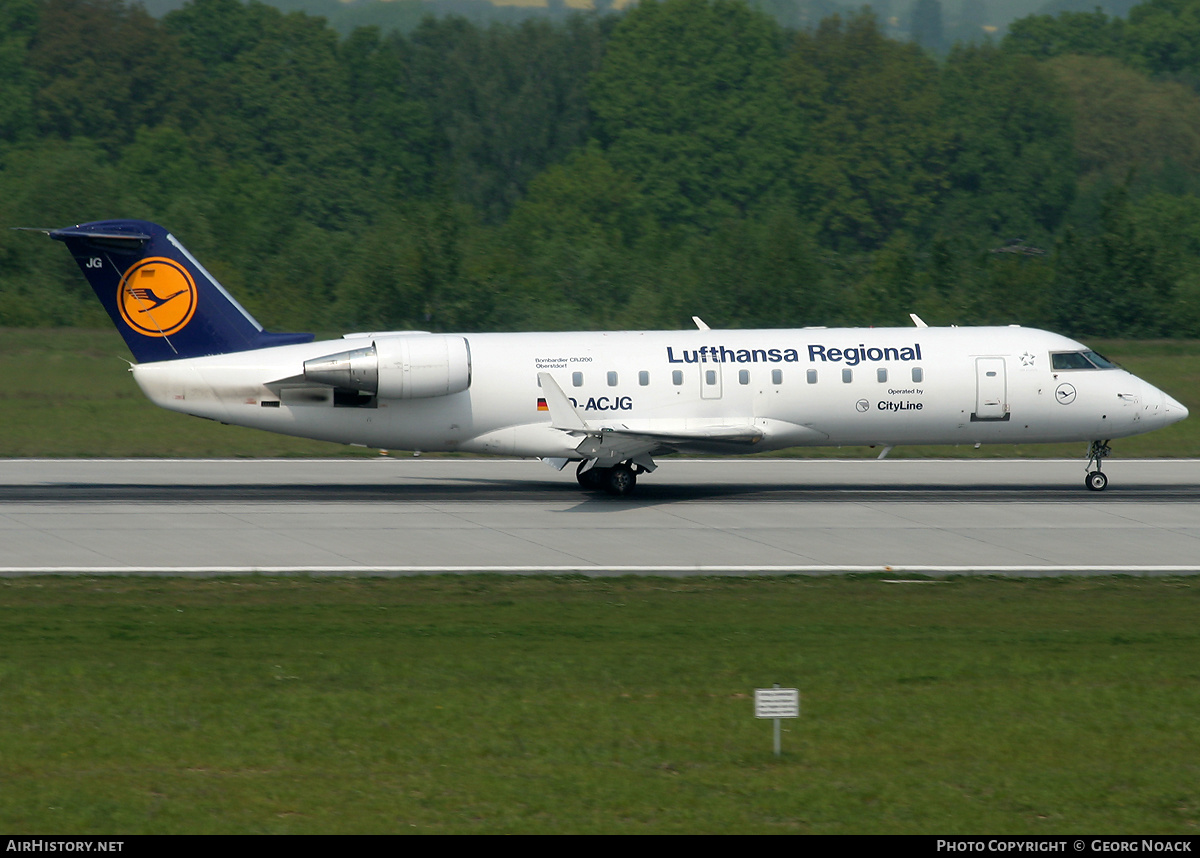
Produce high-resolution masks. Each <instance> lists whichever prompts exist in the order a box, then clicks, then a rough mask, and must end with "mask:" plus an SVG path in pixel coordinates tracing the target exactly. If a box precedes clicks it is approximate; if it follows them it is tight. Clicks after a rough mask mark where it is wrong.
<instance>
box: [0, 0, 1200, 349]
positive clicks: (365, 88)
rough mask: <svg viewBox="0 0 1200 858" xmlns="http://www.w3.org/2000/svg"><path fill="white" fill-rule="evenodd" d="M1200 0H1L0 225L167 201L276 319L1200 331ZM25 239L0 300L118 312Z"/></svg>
mask: <svg viewBox="0 0 1200 858" xmlns="http://www.w3.org/2000/svg"><path fill="white" fill-rule="evenodd" d="M1197 21H1200V0H1150V2H1148V3H1146V4H1143V5H1142V6H1138V7H1135V8H1134V9H1133V10H1132V11H1131V12H1130V14H1129V16H1128V18H1127V19H1118V18H1109V17H1107V16H1105V15H1103V14H1102V13H1099V12H1097V13H1064V14H1061V15H1059V16H1057V17H1054V18H1050V17H1048V16H1041V17H1037V16H1035V17H1033V18H1028V19H1023V20H1021V21H1018V22H1016V23H1014V24H1013V26H1012V27H1011V28H1010V32H1009V34H1008V35H1007V36H1006V37H1005V38H1004V40H1003V41H1002V42H1000V43H999V44H991V43H984V44H970V45H961V44H960V45H958V46H956V47H954V48H952V49H950V50H949V52H948V53H947V54H946V55H945V56H944V57H939V56H937V55H935V54H934V53H932V52H930V51H927V50H924V49H922V48H921V47H920V46H919V45H917V44H916V43H914V42H910V41H898V40H894V39H891V38H888V37H887V36H886V35H885V31H884V30H883V29H881V27H880V25H879V23H878V22H877V20H876V19H875V17H874V16H873V14H872V13H871V12H870V11H869V10H863V11H861V12H858V13H853V14H849V15H846V16H841V15H833V16H830V17H827V18H825V19H823V20H822V21H820V23H819V24H817V25H816V26H814V27H811V28H808V29H792V28H788V27H784V26H782V25H781V24H779V23H778V21H777V20H776V19H775V18H774V17H771V16H768V15H767V14H765V13H764V12H762V11H759V10H757V9H755V8H752V7H750V6H748V5H746V4H745V3H744V2H742V0H645V2H642V3H641V4H640V5H638V6H636V7H633V8H631V9H629V10H627V11H626V12H624V13H621V14H615V13H605V14H598V13H589V14H575V15H570V16H566V17H564V18H562V19H561V20H559V19H555V20H547V19H542V20H538V19H527V20H524V21H521V22H520V23H517V24H492V25H490V26H487V27H483V26H479V25H476V24H472V23H470V22H469V21H467V20H466V19H463V18H457V17H453V16H448V17H443V18H432V17H427V18H425V19H424V20H423V21H422V22H421V23H420V24H419V25H418V26H416V27H415V28H414V29H412V30H410V31H408V32H406V33H401V32H398V31H391V32H386V33H385V32H382V31H381V30H380V29H378V28H374V27H362V28H357V29H355V30H353V31H352V32H351V33H350V34H349V35H346V36H342V35H339V34H338V33H337V32H336V31H335V30H333V29H331V28H330V27H329V26H328V24H327V23H326V21H325V20H324V19H323V18H320V17H315V16H310V15H306V14H302V13H288V14H285V13H282V12H280V11H278V10H277V9H275V8H273V7H271V6H268V5H265V4H262V3H259V2H256V1H255V0H250V2H247V3H242V2H238V0H192V2H190V3H188V4H186V5H185V6H183V7H182V8H180V9H178V10H176V11H173V12H170V13H168V14H166V15H165V16H163V17H162V18H161V19H156V18H154V17H152V16H151V15H149V14H148V13H147V12H146V11H145V10H144V9H143V7H141V6H140V5H136V4H135V5H128V4H126V3H125V2H123V0H2V2H0V214H2V218H0V222H2V223H3V224H5V225H7V226H51V227H53V226H63V225H66V224H70V223H78V222H84V221H88V220H96V219H104V218H111V217H137V218H143V219H147V220H155V221H158V222H160V223H162V224H164V225H165V226H167V227H168V228H169V229H171V230H172V231H173V232H174V233H175V235H176V236H178V237H179V238H180V239H181V240H182V241H184V242H185V243H186V244H187V245H188V247H189V248H190V249H191V250H192V251H193V253H195V254H196V255H197V256H198V257H199V258H201V259H202V260H203V261H204V263H205V265H206V267H208V268H209V269H210V270H211V271H212V272H213V273H214V274H215V275H216V276H217V277H218V279H220V280H221V281H222V282H223V283H224V284H225V285H226V286H227V287H228V288H230V289H231V291H233V292H234V293H235V294H236V295H237V296H238V297H239V299H240V300H242V302H243V303H244V304H245V305H246V306H247V307H248V308H249V309H250V310H251V311H252V312H253V313H254V314H255V315H256V316H257V317H258V318H259V319H260V320H261V321H263V322H264V324H266V325H267V326H268V327H271V328H273V329H276V330H283V329H293V330H295V329H306V330H307V329H316V330H322V331H329V330H336V329H344V328H353V329H384V328H390V329H405V328H414V329H421V330H467V331H470V330H519V329H541V330H546V329H598V328H655V327H664V328H674V327H680V326H687V325H689V324H690V317H691V316H692V315H700V316H701V317H703V318H704V319H705V320H706V321H707V322H708V323H709V324H710V325H713V326H714V327H716V326H720V327H752V326H764V327H777V326H800V325H837V324H856V325H886V324H905V323H907V322H908V313H910V312H917V313H919V314H921V315H922V316H923V317H924V318H925V319H926V321H928V322H930V323H931V324H977V323H996V324H1010V323H1019V324H1027V325H1039V326H1044V327H1051V328H1054V329H1056V330H1060V331H1063V332H1065V333H1069V334H1074V335H1079V336H1097V335H1099V336H1128V337H1197V336H1200V264H1198V263H1200V187H1198V182H1197V179H1196V177H1197V175H1200V95H1198V94H1197V85H1196V84H1197V82H1200V51H1198V50H1197V49H1196V45H1200V32H1193V31H1194V30H1196V29H1200V28H1198V27H1197V25H1196V22H1197ZM66 256H67V255H66V254H65V253H63V252H62V250H61V248H60V247H58V246H50V245H49V243H48V242H45V241H38V240H37V239H36V238H35V237H31V236H28V235H26V234H20V233H10V234H9V235H7V236H6V237H5V240H4V241H3V242H0V326H41V325H45V326H50V325H99V324H103V323H104V322H103V319H102V318H101V317H100V310H99V308H98V306H97V304H96V302H95V301H94V299H92V298H91V296H90V295H89V294H87V288H88V287H87V285H86V283H85V282H84V281H83V279H82V278H81V277H80V276H79V274H78V272H77V271H75V270H74V268H73V262H72V261H71V260H70V259H69V258H66Z"/></svg>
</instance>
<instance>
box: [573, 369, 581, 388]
mask: <svg viewBox="0 0 1200 858" xmlns="http://www.w3.org/2000/svg"><path fill="white" fill-rule="evenodd" d="M571 384H573V385H575V386H576V387H583V373H582V372H573V373H571Z"/></svg>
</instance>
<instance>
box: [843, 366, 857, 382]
mask: <svg viewBox="0 0 1200 858" xmlns="http://www.w3.org/2000/svg"><path fill="white" fill-rule="evenodd" d="M852 381H854V370H852V369H844V370H842V384H849V383H850V382H852Z"/></svg>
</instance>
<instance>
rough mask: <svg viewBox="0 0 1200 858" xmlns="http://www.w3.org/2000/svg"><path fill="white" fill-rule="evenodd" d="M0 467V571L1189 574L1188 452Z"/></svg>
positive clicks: (1194, 488)
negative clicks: (1097, 466) (597, 471)
mask: <svg viewBox="0 0 1200 858" xmlns="http://www.w3.org/2000/svg"><path fill="white" fill-rule="evenodd" d="M1105 472H1106V473H1107V474H1108V475H1109V477H1110V480H1111V482H1110V485H1109V489H1108V490H1107V491H1106V492H1103V493H1095V492H1089V491H1087V490H1086V489H1085V488H1084V486H1083V477H1084V467H1083V462H1082V460H1070V461H1066V460H1037V461H1032V460H995V459H987V460H978V459H976V460H885V461H875V460H825V459H776V460H771V459H734V460H670V459H668V460H665V461H663V462H662V463H661V467H660V468H659V470H658V471H656V472H655V473H653V474H647V475H644V476H643V477H642V478H641V480H640V482H639V485H638V490H637V494H636V495H635V496H634V497H632V498H627V499H617V498H612V497H609V496H607V495H599V494H585V493H583V492H582V491H581V490H580V489H579V488H578V486H577V484H576V482H575V478H574V471H573V468H571V467H568V469H567V470H564V471H562V472H556V471H553V470H552V469H550V468H548V467H547V466H545V465H544V464H541V463H539V462H536V461H513V460H487V459H430V458H421V459H414V458H404V459H400V458H382V457H381V458H379V459H341V460H306V459H297V460H3V461H0V575H6V576H13V575H29V574H155V575H182V574H188V575H227V574H253V573H271V574H302V573H306V574H351V575H353V574H360V575H371V574H373V575H405V574H424V573H436V572H475V571H490V572H502V573H517V574H530V573H556V574H566V573H573V574H586V575H619V574H660V575H706V574H741V575H751V574H833V573H846V572H889V573H893V574H896V575H903V574H922V575H933V576H937V575H945V574H961V573H973V574H1005V575H1062V574H1112V573H1124V574H1193V573H1195V572H1196V571H1200V506H1198V505H1197V502H1198V501H1200V461H1196V460H1127V461H1123V460H1119V459H1110V460H1109V461H1108V463H1106V467H1105Z"/></svg>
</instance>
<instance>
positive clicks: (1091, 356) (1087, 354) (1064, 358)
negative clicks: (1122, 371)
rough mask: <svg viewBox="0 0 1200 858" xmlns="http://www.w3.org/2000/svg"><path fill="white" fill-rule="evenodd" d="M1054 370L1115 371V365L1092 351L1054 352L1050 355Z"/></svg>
mask: <svg viewBox="0 0 1200 858" xmlns="http://www.w3.org/2000/svg"><path fill="white" fill-rule="evenodd" d="M1050 366H1051V367H1053V368H1054V369H1116V366H1117V365H1116V364H1115V363H1113V362H1112V361H1110V360H1108V358H1105V357H1102V356H1101V355H1098V354H1096V353H1095V352H1093V351H1082V352H1054V353H1052V354H1051V355H1050Z"/></svg>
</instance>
